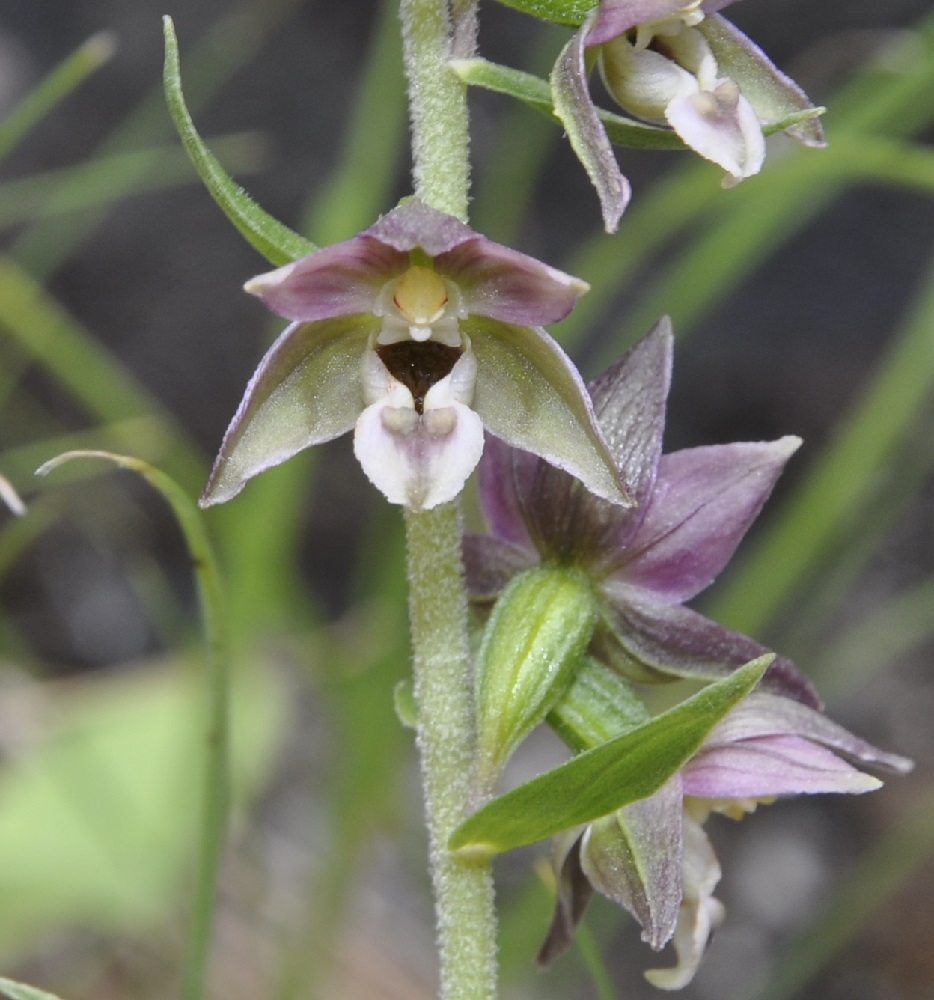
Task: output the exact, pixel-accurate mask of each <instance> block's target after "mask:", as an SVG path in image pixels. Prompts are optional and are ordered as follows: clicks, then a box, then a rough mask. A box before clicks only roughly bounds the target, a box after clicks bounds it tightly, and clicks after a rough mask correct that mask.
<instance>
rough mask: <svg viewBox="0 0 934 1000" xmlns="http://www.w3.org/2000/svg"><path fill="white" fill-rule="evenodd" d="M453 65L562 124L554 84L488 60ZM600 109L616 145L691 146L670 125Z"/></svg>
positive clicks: (465, 76)
mask: <svg viewBox="0 0 934 1000" xmlns="http://www.w3.org/2000/svg"><path fill="white" fill-rule="evenodd" d="M450 65H451V69H453V70H454V72H455V73H456V74H457V75H458V76H459V77H460V78H461V79H462V80H463V81H464V82H465V83H467V84H470V85H471V86H474V87H483V89H484V90H492V91H494V92H495V93H497V94H505V95H506V96H508V97H514V98H515V99H516V100H518V101H522V102H523V103H524V104H528V105H529V107H532V108H535V110H536V111H541V112H542V113H543V114H546V115H548V117H549V118H551V119H552V121H554V123H555V124H556V125H560V124H561V121H560V119H559V118H558V117H557V116H556V115H555V106H554V102H553V100H552V94H551V85H550V84H549V82H548V81H547V80H543V79H542V78H541V77H539V76H534V75H533V74H531V73H525V72H523V71H522V70H518V69H512V68H510V67H509V66H502V65H500V64H499V63H492V62H489V61H488V60H486V59H455V60H453V61H452V62H451V64H450ZM596 111H597V117H598V118H599V119H600V121H601V123H602V124H603V127H604V128H605V129H606V134H607V136H608V138H609V140H610V142H612V143H613V144H614V145H616V146H630V147H633V148H636V149H686V148H687V147H686V146H685V145H684V143H683V142H682V141H681V139H680V138H679V137H678V136H677V135H676V134H675V133H674V132H673V131H672V130H671V129H670V128H660V127H659V126H657V125H647V124H646V123H645V122H639V121H636V120H635V119H634V118H625V117H624V116H623V115H615V114H613V113H612V112H610V111H604V110H603V109H602V108H597V109H596Z"/></svg>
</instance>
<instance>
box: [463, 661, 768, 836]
mask: <svg viewBox="0 0 934 1000" xmlns="http://www.w3.org/2000/svg"><path fill="white" fill-rule="evenodd" d="M773 659H774V655H773V654H771V653H770V654H768V655H766V656H760V657H759V658H758V659H756V660H753V661H751V662H750V663H747V664H746V665H745V666H742V667H739V668H738V669H737V670H735V671H734V672H733V673H732V674H730V675H729V676H728V677H725V678H723V680H720V681H717V682H716V683H715V684H711V685H710V686H709V687H706V688H704V689H703V690H702V691H699V692H698V693H697V694H696V695H694V696H693V697H692V698H688V699H687V700H686V701H684V702H682V703H681V704H680V705H677V706H676V707H675V708H672V709H669V711H667V712H664V713H662V714H661V715H659V716H656V717H655V718H654V719H652V720H651V721H650V722H647V723H645V724H644V725H641V726H637V727H636V728H635V729H632V730H630V731H629V732H627V733H623V734H622V735H621V736H617V737H615V738H614V739H612V740H610V741H609V742H608V743H603V744H601V745H600V746H598V747H595V748H594V749H593V750H588V751H586V752H585V753H582V754H579V755H578V756H577V757H574V758H573V759H571V760H569V761H567V762H566V763H564V764H562V765H561V766H560V767H557V768H555V769H554V770H552V771H547V772H546V773H545V774H542V775H539V777H537V778H534V779H533V780H532V781H529V782H527V783H526V784H524V785H520V786H519V787H518V788H516V789H514V790H513V791H511V792H507V793H506V794H505V795H501V796H500V797H499V798H497V799H494V800H493V801H492V802H490V803H489V804H488V805H486V806H484V807H483V808H482V809H480V810H479V811H478V812H476V813H474V814H473V815H472V816H470V817H469V818H468V819H467V820H465V821H464V822H463V823H462V824H461V825H460V826H459V827H458V828H457V829H456V830H455V831H454V833H453V834H452V836H451V839H450V841H449V846H450V848H451V849H452V850H455V851H459V850H464V851H468V852H470V853H477V854H481V855H490V854H496V853H499V852H501V851H508V850H511V849H512V848H514V847H521V846H523V845H524V844H531V843H534V842H535V841H537V840H544V839H545V838H546V837H550V836H552V835H553V834H556V833H560V832H561V831H562V830H568V829H571V828H573V827H575V826H579V825H581V824H583V823H589V822H591V821H593V820H595V819H599V818H600V817H601V816H607V815H609V814H610V813H612V812H615V811H616V810H617V809H620V808H622V807H623V806H625V805H629V803H631V802H636V801H638V800H639V799H644V798H646V797H648V796H649V795H652V794H653V793H654V792H656V791H657V790H658V789H659V788H661V786H662V785H663V784H664V783H665V782H666V781H667V780H668V779H669V778H670V777H671V776H672V775H673V774H674V773H675V772H676V771H678V770H679V769H680V768H681V767H682V766H683V765H684V764H685V763H686V762H687V761H688V760H689V759H690V758H691V757H692V756H693V755H694V754H695V753H696V752H697V750H698V749H699V747H700V746H701V744H702V743H703V741H704V738H705V737H706V735H707V734H708V733H709V732H710V730H711V729H712V728H713V727H714V726H715V725H716V724H717V723H718V722H719V721H720V720H721V719H722V718H723V717H724V716H725V715H726V713H727V712H729V710H730V709H731V708H732V707H733V706H734V705H735V704H736V703H737V702H739V701H740V700H741V699H742V698H744V697H745V696H746V695H747V694H749V692H750V691H751V690H752V689H753V688H754V687H755V686H756V684H757V683H758V682H759V680H760V678H761V677H762V675H763V674H764V673H765V670H766V668H767V667H768V665H769V664H770V663H771V662H772V660H773Z"/></svg>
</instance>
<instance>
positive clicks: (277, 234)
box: [163, 16, 317, 265]
mask: <svg viewBox="0 0 934 1000" xmlns="http://www.w3.org/2000/svg"><path fill="white" fill-rule="evenodd" d="M163 28H164V32H165V70H164V75H163V80H164V84H165V99H166V103H167V104H168V107H169V114H171V116H172V121H173V122H174V123H175V128H176V129H177V130H178V134H179V136H180V138H181V140H182V142H183V143H184V145H185V149H186V150H187V151H188V155H189V157H190V158H191V162H192V164H193V165H194V168H195V170H197V171H198V176H199V177H200V178H201V180H202V181H203V182H204V185H205V187H206V188H207V189H208V191H210V193H211V195H212V197H213V198H214V200H215V201H216V202H217V204H218V205H220V207H221V209H222V210H223V211H224V214H225V215H226V216H227V218H228V219H230V221H231V222H232V223H233V224H234V225H235V226H236V227H237V229H238V230H239V231H240V233H242V234H243V236H244V237H245V238H246V240H247V241H248V242H249V243H250V245H251V246H253V247H254V248H255V249H256V250H258V251H259V252H260V253H261V254H262V255H263V256H264V257H266V259H267V260H269V261H270V262H271V263H273V264H277V265H278V264H287V263H289V262H290V261H293V260H296V259H297V258H299V257H304V256H305V254H308V253H311V252H312V251H313V250H315V249H317V248H316V247H315V245H314V243H312V242H311V241H310V240H306V239H305V237H304V236H299V235H298V233H296V232H293V231H292V230H291V229H289V228H288V226H284V225H283V224H282V223H281V222H279V221H278V220H277V219H274V218H273V217H272V216H271V215H269V214H268V213H267V212H265V211H264V210H263V209H261V208H260V207H259V205H257V204H256V202H254V201H253V200H252V198H250V196H249V195H248V194H247V193H246V192H245V191H244V190H243V189H242V188H241V187H239V186H238V185H237V184H236V183H235V182H234V181H233V180H232V179H231V177H230V176H229V174H228V173H227V172H226V171H225V170H224V168H223V167H222V166H221V165H220V163H219V162H218V160H217V158H216V157H215V156H214V154H213V153H212V152H211V151H210V150H209V149H208V148H207V146H205V145H204V143H203V142H202V141H201V137H200V136H199V135H198V133H197V131H196V129H195V125H194V122H193V121H192V120H191V115H190V114H189V113H188V108H187V106H186V105H185V98H184V95H183V94H182V79H181V70H180V66H179V60H178V41H177V40H176V38H175V28H174V26H173V24H172V19H171V18H170V17H168V16H167V17H165V18H164V19H163Z"/></svg>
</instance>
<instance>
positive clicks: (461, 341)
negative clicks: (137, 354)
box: [201, 199, 629, 510]
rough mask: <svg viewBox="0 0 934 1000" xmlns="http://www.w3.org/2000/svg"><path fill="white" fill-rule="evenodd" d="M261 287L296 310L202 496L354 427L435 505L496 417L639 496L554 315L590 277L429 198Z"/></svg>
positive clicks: (215, 495)
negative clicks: (549, 327) (628, 485)
mask: <svg viewBox="0 0 934 1000" xmlns="http://www.w3.org/2000/svg"><path fill="white" fill-rule="evenodd" d="M246 288H247V291H249V292H252V293H253V294H255V295H257V296H259V298H260V299H262V301H263V302H264V303H265V304H266V305H267V306H268V307H269V308H270V309H272V310H273V311H274V312H277V313H279V315H281V316H284V317H286V318H287V319H290V320H292V323H291V325H290V326H288V327H287V328H286V329H285V331H284V332H283V333H282V334H281V336H280V337H279V338H278V340H276V342H275V343H274V344H273V345H272V347H271V348H270V349H269V351H268V352H267V354H266V356H265V357H264V358H263V359H262V361H261V362H260V365H259V367H258V368H257V370H256V372H255V374H254V375H253V378H252V380H251V381H250V384H249V386H248V387H247V390H246V394H245V396H244V398H243V401H242V402H241V404H240V407H239V409H238V410H237V413H236V415H235V416H234V418H233V421H232V422H231V424H230V427H229V429H228V431H227V435H226V437H225V438H224V442H223V444H222V446H221V450H220V454H219V455H218V458H217V461H216V463H215V466H214V470H213V472H212V474H211V478H210V480H209V482H208V484H207V487H206V488H205V490H204V493H203V495H202V498H201V503H202V505H204V506H207V505H209V504H215V503H221V502H223V501H225V500H229V499H230V498H231V497H233V496H235V495H236V494H237V493H239V491H240V490H241V489H242V488H243V486H244V485H245V483H246V482H247V481H248V480H249V479H251V478H252V477H253V476H255V475H257V474H258V473H260V472H262V471H264V470H265V469H268V468H270V467H272V466H274V465H278V464H279V463H281V462H284V461H285V460H286V459H288V458H290V457H291V456H292V455H294V454H295V453H296V452H298V451H300V450H302V449H304V448H307V447H310V446H311V445H315V444H320V443H322V442H324V441H329V440H331V439H332V438H335V437H337V436H339V435H341V434H344V433H345V432H347V431H349V430H351V429H353V431H354V451H355V452H356V455H357V458H358V459H359V461H360V464H361V465H362V466H363V470H364V472H365V473H366V474H367V476H368V477H369V478H370V479H371V481H372V482H373V483H374V484H375V485H376V487H377V488H378V489H380V490H381V491H382V492H383V493H384V494H385V495H386V496H387V497H388V499H389V500H390V501H392V502H393V503H398V504H404V505H405V506H407V507H409V508H411V509H413V510H427V509H429V508H431V507H434V506H436V505H438V504H440V503H444V502H446V501H448V500H451V499H453V498H454V497H455V496H456V495H457V494H458V493H460V491H461V489H462V488H463V485H464V482H465V481H466V479H467V477H468V476H469V475H470V473H471V472H472V471H473V469H474V467H475V466H476V465H477V462H478V461H479V460H480V455H481V453H482V451H483V439H484V437H483V428H484V427H486V428H487V429H488V430H490V431H491V432H492V433H493V434H495V435H497V437H498V438H500V439H501V440H502V441H504V442H507V443H508V444H510V445H515V446H516V447H519V448H524V449H528V450H529V451H532V452H534V453H535V454H536V455H540V456H541V457H542V458H544V459H545V460H546V461H548V462H553V463H555V465H557V466H559V467H560V468H562V469H565V470H567V472H569V473H570V474H572V475H574V476H576V477H578V478H579V479H581V480H582V481H583V482H584V483H586V484H587V487H588V489H590V490H593V491H594V493H596V494H598V495H599V496H601V497H605V498H607V499H608V500H610V501H613V502H615V503H627V502H629V498H628V495H627V493H626V490H625V487H624V486H623V484H622V482H621V481H620V479H619V476H618V473H617V469H616V466H615V465H614V463H613V461H612V458H611V456H610V453H609V451H608V449H607V446H606V443H605V442H604V440H603V436H602V434H601V431H600V428H599V426H598V424H597V421H596V419H595V417H594V413H593V408H592V406H591V402H590V398H589V396H588V395H587V391H586V388H585V387H584V384H583V382H582V381H581V378H580V376H579V375H578V373H577V369H576V368H575V367H574V365H573V364H572V363H571V361H570V360H569V359H568V357H567V355H566V354H565V353H564V351H563V350H562V349H561V348H560V347H559V346H558V344H557V343H556V342H555V341H554V340H553V339H552V338H551V337H550V336H549V335H548V334H547V333H546V332H545V331H544V330H543V329H542V328H541V324H543V323H553V322H556V321H557V320H560V319H562V318H563V317H564V316H566V315H567V313H568V312H569V311H570V310H571V308H572V306H573V305H574V302H575V301H576V300H577V298H578V297H579V296H580V295H581V294H582V293H583V292H585V291H586V290H587V285H586V284H585V283H584V282H582V281H579V280H577V279H576V278H572V277H571V276H570V275H567V274H563V273H562V272H560V271H556V270H555V269H554V268H551V267H548V266H547V265H545V264H542V263H539V262H538V261H536V260H533V259H532V258H531V257H527V256H526V255H525V254H521V253H519V252H517V251H515V250H510V249H508V248H507V247H504V246H500V245H499V244H497V243H493V242H491V241H490V240H487V239H485V238H484V237H482V236H480V235H478V234H477V233H475V232H474V231H473V230H472V229H470V228H469V227H468V226H466V225H464V224H463V223H462V222H460V221H458V220H457V219H455V218H453V217H452V216H449V215H445V214H443V213H441V212H437V211H435V210H434V209H432V208H429V207H428V206H426V205H424V204H422V203H421V202H419V201H417V200H414V199H413V200H411V201H408V202H406V203H404V204H403V205H401V206H400V207H398V208H396V209H395V210H394V211H392V212H389V213H388V214H387V215H385V216H383V218H381V219H380V220H379V221H378V222H377V223H376V224H375V225H373V226H371V227H370V228H369V229H366V230H364V231H363V232H362V233H360V234H359V235H357V236H355V237H353V238H352V239H350V240H347V241H345V242H343V243H338V244H335V245H334V246H330V247H326V248H325V249H322V250H318V251H316V252H314V253H312V254H309V255H308V256H307V257H304V258H302V259H301V260H297V261H295V262H294V263H291V264H287V265H285V266H284V267H280V268H279V269H278V270H275V271H272V272H271V273H269V274H264V275H260V276H259V277H258V278H254V279H253V280H252V281H250V282H249V283H248V284H247V286H246Z"/></svg>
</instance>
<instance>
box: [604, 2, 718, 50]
mask: <svg viewBox="0 0 934 1000" xmlns="http://www.w3.org/2000/svg"><path fill="white" fill-rule="evenodd" d="M688 2H689V0H603V2H602V3H601V4H600V11H599V13H598V15H597V18H596V20H595V22H594V25H593V27H592V28H591V29H590V31H589V32H588V33H587V47H588V48H592V47H593V46H594V45H602V44H603V43H604V42H608V41H610V39H612V38H616V37H618V36H619V35H621V34H623V32H625V31H629V29H630V28H634V27H635V26H636V25H637V24H640V23H642V22H643V21H656V20H659V19H661V18H665V17H669V16H671V15H672V14H675V13H677V12H678V11H679V10H683V9H684V8H685V7H686V6H687V5H688ZM727 2H729V0H727Z"/></svg>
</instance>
